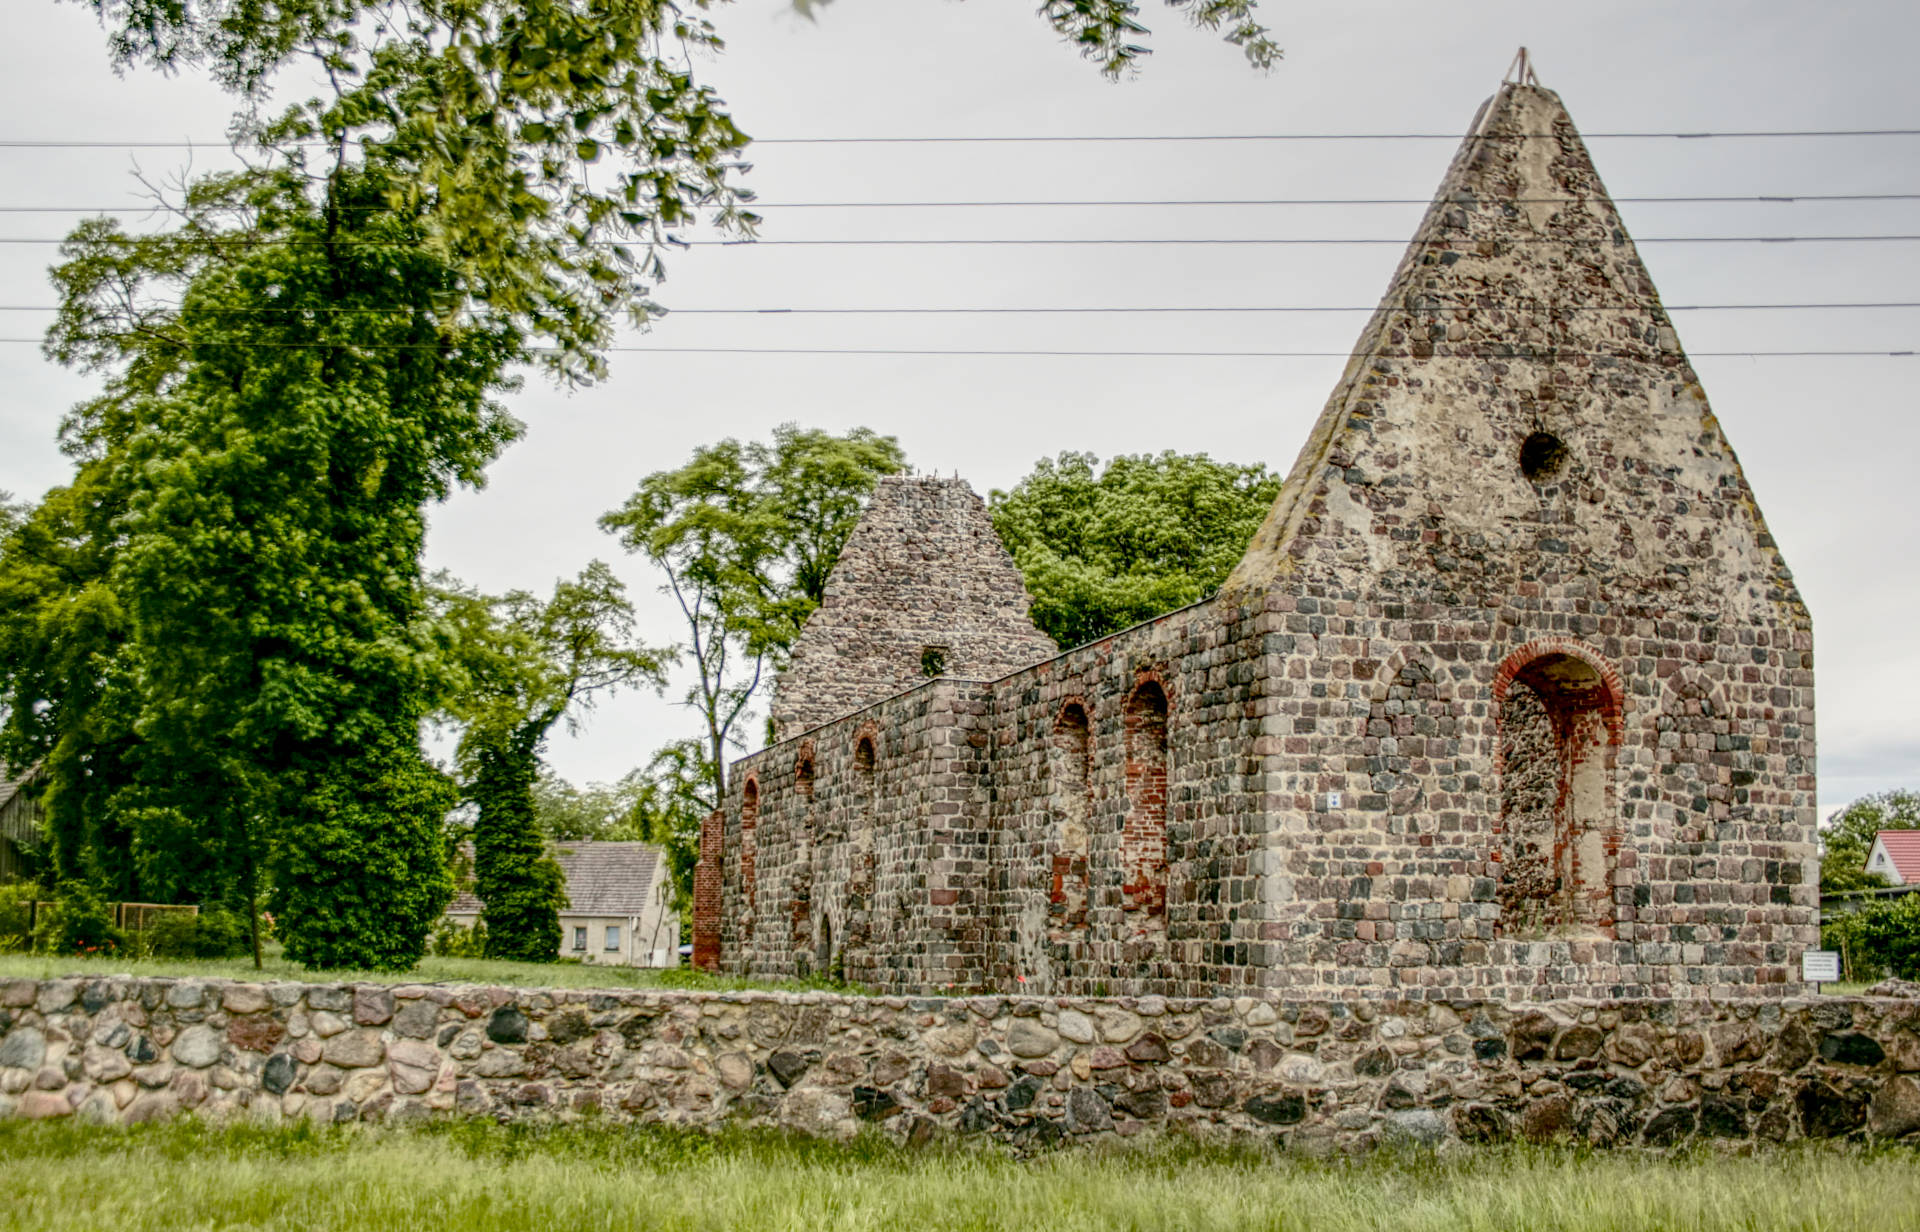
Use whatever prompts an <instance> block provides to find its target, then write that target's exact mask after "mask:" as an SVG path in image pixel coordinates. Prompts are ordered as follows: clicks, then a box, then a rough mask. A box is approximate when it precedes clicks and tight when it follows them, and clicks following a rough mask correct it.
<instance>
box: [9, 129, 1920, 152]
mask: <svg viewBox="0 0 1920 1232" xmlns="http://www.w3.org/2000/svg"><path fill="white" fill-rule="evenodd" d="M1562 136H1563V134H1561V133H1557V132H1555V133H1481V134H1477V135H1475V134H1462V133H1459V132H1451V133H1417V132H1401V133H1143V134H1124V135H1106V134H1098V133H1083V134H1062V135H1057V136H1056V135H1050V134H1040V133H1018V134H993V135H982V136H951V137H942V136H921V137H761V138H757V139H754V140H752V141H750V142H749V148H750V147H751V146H755V145H1063V144H1090V145H1100V144H1113V143H1131V142H1166V141H1453V142H1463V141H1466V140H1478V141H1526V140H1531V139H1533V138H1548V139H1554V140H1558V139H1559V138H1560V137H1562ZM1579 136H1580V138H1581V139H1582V140H1585V141H1666V140H1676V141H1706V140H1729V139H1733V140H1740V139H1753V138H1778V137H1788V138H1791V137H1812V138H1836V137H1847V138H1851V137H1920V128H1832V129H1747V130H1725V131H1720V132H1616V133H1581V134H1579ZM348 140H349V143H351V144H363V143H365V142H367V141H370V140H371V141H376V142H384V141H386V140H388V139H385V138H366V137H354V138H349V139H348ZM231 144H232V143H231V142H230V141H229V139H227V138H225V137H220V138H211V139H201V140H193V139H172V140H167V139H158V140H131V141H107V140H89V139H69V138H56V137H15V138H4V139H0V149H11V150H186V149H204V148H207V147H218V146H229V145H231ZM271 144H272V146H273V147H274V148H283V147H284V148H291V147H293V146H313V147H319V148H331V147H332V145H333V143H332V142H330V141H318V140H310V141H288V142H274V143H271Z"/></svg>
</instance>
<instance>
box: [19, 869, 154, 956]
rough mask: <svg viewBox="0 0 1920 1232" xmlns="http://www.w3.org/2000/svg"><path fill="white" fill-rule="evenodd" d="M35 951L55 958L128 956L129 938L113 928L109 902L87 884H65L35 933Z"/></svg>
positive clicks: (69, 882)
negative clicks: (87, 955)
mask: <svg viewBox="0 0 1920 1232" xmlns="http://www.w3.org/2000/svg"><path fill="white" fill-rule="evenodd" d="M34 941H35V943H36V944H35V947H34V948H36V949H40V950H44V951H46V952H48V953H52V954H126V953H130V952H131V951H132V948H133V947H132V944H131V943H130V942H129V940H128V938H127V934H125V933H123V932H121V931H120V930H119V929H117V928H115V927H114V926H113V912H112V911H110V910H109V909H108V908H107V900H106V899H104V898H102V897H100V894H99V892H98V891H96V890H95V889H94V888H93V887H92V886H90V885H87V884H86V883H85V882H80V881H63V882H61V883H60V887H59V891H58V897H57V900H56V901H55V902H54V904H53V906H52V908H51V909H50V910H47V911H43V912H42V915H41V923H40V926H39V927H38V928H36V929H35V930H34Z"/></svg>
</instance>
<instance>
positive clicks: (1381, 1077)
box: [0, 976, 1920, 1151]
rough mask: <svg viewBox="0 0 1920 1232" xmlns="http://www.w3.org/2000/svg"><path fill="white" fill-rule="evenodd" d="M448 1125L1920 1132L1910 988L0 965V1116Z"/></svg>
mask: <svg viewBox="0 0 1920 1232" xmlns="http://www.w3.org/2000/svg"><path fill="white" fill-rule="evenodd" d="M187 1111H194V1112H198V1113H200V1114H202V1115H210V1116H235V1115H242V1114H245V1115H250V1116H254V1117H260V1118H265V1119H269V1120H272V1119H278V1118H293V1117H307V1118H312V1119H315V1120H320V1121H327V1122H345V1121H388V1120H393V1121H409V1120H422V1119H427V1118H432V1117H447V1116H456V1115H461V1116H490V1117H495V1118H498V1119H501V1120H533V1119H542V1118H560V1119H567V1118H578V1117H581V1116H584V1115H589V1114H596V1113H597V1114H599V1115H602V1116H606V1117H610V1118H613V1119H616V1120H622V1121H639V1122H662V1123H669V1124H679V1125H717V1124H719V1123H721V1122H734V1123H739V1122H745V1123H752V1124H765V1125H779V1126H784V1127H788V1128H791V1129H795V1130H799V1131H802V1132H807V1133H815V1134H827V1135H836V1136H844V1135H848V1134H851V1133H853V1132H855V1131H856V1130H858V1129H860V1128H861V1127H862V1126H865V1125H873V1126H878V1127H880V1128H881V1129H882V1130H883V1131H884V1132H887V1133H889V1134H891V1135H892V1136H894V1137H895V1138H903V1139H906V1140H909V1141H916V1142H917V1141H926V1140H930V1139H933V1138H936V1137H943V1136H951V1135H965V1136H974V1137H981V1138H990V1139H994V1140H997V1141H1000V1142H1003V1143H1006V1144H1009V1145H1011V1146H1014V1147H1015V1148H1017V1149H1024V1148H1029V1147H1036V1146H1040V1145H1044V1144H1046V1143H1050V1142H1055V1141H1060V1140H1063V1139H1080V1140H1088V1141H1091V1140H1093V1139H1097V1138H1108V1137H1115V1136H1117V1137H1133V1136H1136V1135H1139V1134H1142V1133H1150V1132H1155V1131H1164V1130H1185V1131H1188V1132H1194V1133H1198V1134H1201V1135H1203V1136H1215V1137H1227V1136H1243V1137H1244V1136H1252V1137H1253V1138H1264V1139H1267V1140H1270V1141H1277V1142H1279V1143H1282V1144H1285V1145H1288V1146H1290V1147H1294V1148H1298V1149H1302V1150H1309V1151H1314V1150H1335V1149H1341V1150H1363V1149H1366V1148H1368V1147H1370V1146H1373V1145H1376V1144H1383V1143H1384V1144H1392V1143H1413V1144H1434V1143H1439V1142H1441V1141H1443V1140H1446V1139H1450V1138H1452V1139H1461V1140H1465V1141H1468V1142H1486V1141H1497V1140H1500V1139H1504V1138H1508V1137H1520V1138H1530V1139H1536V1140H1546V1139H1552V1138H1556V1137H1567V1138H1571V1139H1574V1140H1576V1141H1582V1142H1590V1143H1594V1144H1600V1145H1642V1146H1652V1147H1666V1146H1672V1145H1676V1144H1679V1143H1682V1142H1685V1141H1688V1140H1691V1139H1695V1138H1715V1139H1733V1140H1741V1139H1746V1140H1753V1139H1759V1140H1773V1141H1781V1140H1786V1139H1792V1138H1799V1137H1822V1138H1837V1137H1844V1138H1856V1139H1864V1138H1869V1137H1871V1138H1874V1139H1880V1140H1887V1139H1895V1138H1901V1137H1913V1136H1915V1135H1917V1134H1920V1001H1914V1000H1903V999H1895V998H1880V997H1857V998H1820V999H1812V1000H1789V1001H1766V1002H1755V1001H1747V1002H1728V1003H1715V1002H1708V1001H1681V1002H1653V1001H1614V1002H1598V1001H1596V1002H1563V1003H1557V1004H1554V1005H1548V1006H1541V1005H1516V1006H1511V1007H1509V1006H1506V1005H1501V1004H1494V1003H1473V1002H1461V1003H1457V1004H1452V1005H1447V1004H1440V1003H1432V1002H1404V1003H1395V1002H1379V1001H1366V1000H1352V1001H1338V1000H1318V1001H1301V1002H1274V1001H1266V1000H1259V999H1254V998H1239V999H1234V1000H1226V999H1218V1000H1208V1001H1180V1000H1170V999H1167V998H1162V997H1137V998H1135V997H1120V998H1068V997H1062V998H1051V997H1050V998H1033V997H1028V998H1015V997H965V998H952V999H937V998H926V999H920V998H904V997H873V998H867V997H851V996H836V995H829V994H822V993H804V994H794V993H771V992H752V993H689V992H660V991H646V992H635V991H624V992H595V991H576V990H526V989H508V988H485V987H476V986H446V985H403V986H399V987H392V986H386V985H374V984H360V985H325V984H293V983H274V984H253V983H238V982H231V981H224V980H194V979H137V978H133V977H128V976H116V977H109V978H103V979H62V980H48V981H35V980H15V981H12V982H10V983H5V984H0V1117H10V1116H11V1117H27V1118H44V1117H58V1116H71V1115H77V1116H80V1117H82V1118H84V1119H92V1120H97V1121H100V1122H138V1121H147V1120H154V1119H158V1118H162V1117H168V1116H172V1115H175V1114H177V1113H182V1112H187Z"/></svg>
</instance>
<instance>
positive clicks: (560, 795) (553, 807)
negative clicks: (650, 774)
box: [533, 768, 647, 842]
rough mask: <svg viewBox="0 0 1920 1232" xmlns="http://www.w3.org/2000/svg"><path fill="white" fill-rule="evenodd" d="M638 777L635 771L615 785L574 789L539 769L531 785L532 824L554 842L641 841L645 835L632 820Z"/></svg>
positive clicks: (638, 773)
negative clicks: (538, 775) (538, 773)
mask: <svg viewBox="0 0 1920 1232" xmlns="http://www.w3.org/2000/svg"><path fill="white" fill-rule="evenodd" d="M639 775H640V771H637V770H636V771H634V772H633V773H631V774H629V775H627V776H626V777H625V778H622V779H620V780H619V781H618V782H614V783H589V784H587V785H586V786H585V787H576V786H575V785H574V784H572V783H570V782H568V781H567V780H566V779H564V778H562V777H560V776H559V775H558V774H555V773H554V772H553V771H552V770H551V769H548V768H542V769H541V771H540V777H539V778H538V779H536V780H534V784H533V816H534V821H535V823H536V824H537V825H538V826H539V827H540V832H541V833H542V834H544V835H546V836H547V837H548V838H550V839H553V840H554V841H556V842H580V841H587V842H617V841H620V840H627V839H639V840H644V839H645V838H646V837H647V835H646V833H645V831H644V829H642V828H641V827H639V826H637V825H636V824H635V822H634V817H633V809H634V802H635V800H636V798H637V797H638V795H639V790H640V788H639Z"/></svg>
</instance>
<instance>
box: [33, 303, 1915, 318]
mask: <svg viewBox="0 0 1920 1232" xmlns="http://www.w3.org/2000/svg"><path fill="white" fill-rule="evenodd" d="M1650 306H1651V305H1648V304H1644V303H1629V304H1552V303H1543V302H1538V301H1533V300H1510V301H1497V302H1492V303H1487V302H1475V303H1461V304H1424V305H1420V306H1412V305H1401V304H1394V305H1389V307H1390V308H1391V310H1392V311H1395V312H1408V313H1414V314H1421V313H1450V312H1462V311H1465V312H1487V311H1491V312H1547V313H1566V312H1628V311H1633V310H1636V309H1641V308H1646V307H1650ZM1380 307H1381V305H1379V304H1243V305H1188V304H1174V305H1167V306H1163V307H1161V306H1131V305H1127V306H1114V305H1088V306H1084V307H1077V306H1072V305H1064V306H1059V307H1034V308H1020V307H1008V306H1002V305H990V306H984V307H965V306H961V307H951V308H916V307H881V308H834V307H817V308H665V309H662V310H661V312H660V313H659V315H660V316H662V317H680V316H970V315H1035V316H1037V315H1048V314H1073V313H1141V314H1161V313H1189V312H1197V313H1277V312H1286V313H1318V312H1373V311H1376V310H1378V309H1379V308H1380ZM1659 307H1660V309H1661V310H1662V311H1665V312H1787V311H1794V312H1799V311H1809V310H1815V311H1817V310H1824V309H1847V310H1857V311H1869V310H1883V309H1899V308H1920V300H1888V301H1881V302H1877V303H1867V302H1862V303H1807V304H1662V305H1659ZM58 311H60V306H59V305H58V304H0V312H58ZM416 311H417V310H416V309H413V308H405V307H398V308H361V307H345V306H335V305H327V304H321V305H315V306H313V307H306V306H301V305H288V306H284V307H255V308H222V309H219V310H218V311H217V313H215V314H214V315H222V316H224V315H233V314H257V313H269V312H291V313H296V314H308V313H315V312H357V313H364V314H366V315H369V316H395V315H401V316H411V315H413V314H414V313H415V312H416Z"/></svg>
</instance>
